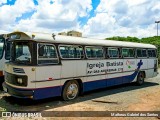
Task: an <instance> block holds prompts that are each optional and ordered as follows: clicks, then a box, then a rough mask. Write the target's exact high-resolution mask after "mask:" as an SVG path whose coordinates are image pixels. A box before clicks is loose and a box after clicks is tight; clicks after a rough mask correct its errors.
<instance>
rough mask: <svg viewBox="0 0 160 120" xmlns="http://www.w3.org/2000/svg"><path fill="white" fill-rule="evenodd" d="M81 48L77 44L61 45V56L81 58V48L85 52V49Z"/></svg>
mask: <svg viewBox="0 0 160 120" xmlns="http://www.w3.org/2000/svg"><path fill="white" fill-rule="evenodd" d="M80 48H81V47H80V46H77V45H64V46H62V45H61V46H60V47H59V49H60V54H61V57H62V58H66V59H81V50H82V52H83V49H80Z"/></svg>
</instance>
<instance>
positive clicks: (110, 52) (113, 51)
mask: <svg viewBox="0 0 160 120" xmlns="http://www.w3.org/2000/svg"><path fill="white" fill-rule="evenodd" d="M108 55H109V57H110V58H119V51H118V48H108Z"/></svg>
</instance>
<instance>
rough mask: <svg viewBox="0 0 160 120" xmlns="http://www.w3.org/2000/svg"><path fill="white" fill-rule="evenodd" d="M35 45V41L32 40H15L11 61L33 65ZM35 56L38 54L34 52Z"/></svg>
mask: <svg viewBox="0 0 160 120" xmlns="http://www.w3.org/2000/svg"><path fill="white" fill-rule="evenodd" d="M33 46H34V42H31V41H27V40H22V41H18V40H17V41H16V40H15V41H14V42H13V45H12V52H11V62H13V63H15V64H20V65H33V64H34V58H33V54H34V53H33V51H34V50H33V49H34V48H33ZM34 56H36V54H34Z"/></svg>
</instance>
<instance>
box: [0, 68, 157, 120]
mask: <svg viewBox="0 0 160 120" xmlns="http://www.w3.org/2000/svg"><path fill="white" fill-rule="evenodd" d="M159 73H160V69H159ZM0 111H30V112H32V111H38V112H42V113H45V111H49V112H51V113H56V114H54V115H55V116H56V115H58V114H63V113H64V111H66V112H67V111H71V112H69V113H68V114H67V116H68V117H54V115H53V116H52V115H51V116H52V117H51V116H50V117H43V118H40V119H44V120H48V119H49V120H51V119H53V118H54V119H60V120H63V119H64V120H66V119H68V120H70V119H71V120H72V119H82V120H83V119H87V120H90V119H93V120H95V119H96V120H97V119H100V120H106V119H111V120H130V119H133V120H141V119H142V120H151V119H153V120H158V117H156V116H155V117H99V112H98V111H102V112H105V111H106V112H108V111H116V112H117V111H120V112H121V111H152V112H159V115H160V75H158V76H157V77H155V78H151V79H148V80H147V81H146V82H145V84H144V85H143V86H136V85H135V84H134V83H131V84H125V85H120V86H114V87H110V88H106V89H101V90H96V91H92V92H88V93H85V94H84V95H83V96H79V97H78V98H77V99H75V100H72V101H62V100H61V98H60V97H56V98H49V99H44V100H39V101H32V100H29V99H18V98H14V97H11V96H10V95H8V94H6V93H4V92H3V91H1V92H0ZM56 111H62V112H56ZM72 111H73V112H72ZM80 111H81V112H80ZM94 111H95V112H94ZM49 112H48V114H49ZM83 113H87V114H90V116H93V117H84V116H83V115H84V114H83ZM100 113H101V112H100ZM65 114H66V113H65ZM74 114H78V116H81V117H72V116H74ZM1 119H10V118H1ZM12 119H15V120H16V119H19V118H12ZM21 119H26V118H21ZM28 119H37V120H38V119H39V118H32V117H30V118H28Z"/></svg>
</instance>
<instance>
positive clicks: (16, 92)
mask: <svg viewBox="0 0 160 120" xmlns="http://www.w3.org/2000/svg"><path fill="white" fill-rule="evenodd" d="M3 90H4V91H5V92H7V93H8V94H10V95H11V96H14V97H17V98H31V99H33V90H24V89H20V88H14V87H11V86H9V85H8V84H6V83H5V82H3Z"/></svg>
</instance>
